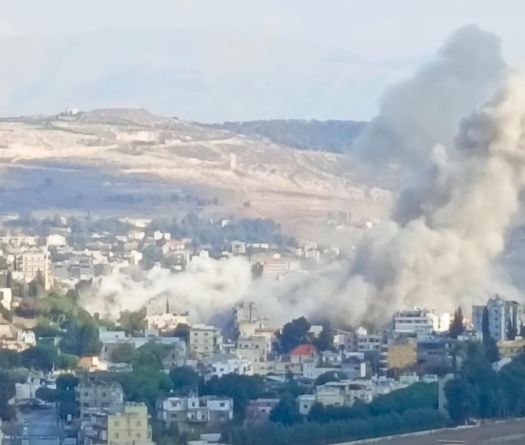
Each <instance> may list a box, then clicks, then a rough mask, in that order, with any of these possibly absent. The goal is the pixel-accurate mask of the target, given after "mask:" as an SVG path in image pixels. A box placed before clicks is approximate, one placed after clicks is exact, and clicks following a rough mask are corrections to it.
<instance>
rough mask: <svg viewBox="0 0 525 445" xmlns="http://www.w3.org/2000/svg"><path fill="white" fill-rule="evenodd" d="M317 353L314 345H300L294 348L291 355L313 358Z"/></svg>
mask: <svg viewBox="0 0 525 445" xmlns="http://www.w3.org/2000/svg"><path fill="white" fill-rule="evenodd" d="M316 352H317V349H316V348H315V346H314V345H299V346H297V347H296V348H294V349H293V350H292V351H291V352H290V355H300V356H308V357H310V356H312V355H315V353H316Z"/></svg>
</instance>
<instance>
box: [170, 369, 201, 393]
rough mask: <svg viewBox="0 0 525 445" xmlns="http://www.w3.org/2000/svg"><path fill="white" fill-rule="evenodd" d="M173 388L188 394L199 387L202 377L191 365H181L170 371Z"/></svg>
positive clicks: (177, 391)
mask: <svg viewBox="0 0 525 445" xmlns="http://www.w3.org/2000/svg"><path fill="white" fill-rule="evenodd" d="M170 378H171V381H172V382H173V390H174V391H175V392H176V393H177V394H180V395H183V396H188V395H190V394H192V393H196V392H197V391H198V389H199V382H200V377H199V374H197V372H195V370H194V369H193V368H192V367H190V366H181V367H178V368H174V369H172V370H171V371H170Z"/></svg>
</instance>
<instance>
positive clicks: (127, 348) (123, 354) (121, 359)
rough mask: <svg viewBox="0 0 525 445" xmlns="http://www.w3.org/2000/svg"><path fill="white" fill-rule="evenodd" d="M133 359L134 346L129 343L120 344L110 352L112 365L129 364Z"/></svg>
mask: <svg viewBox="0 0 525 445" xmlns="http://www.w3.org/2000/svg"><path fill="white" fill-rule="evenodd" d="M134 358H135V346H134V345H133V344H131V343H122V344H119V345H117V346H116V348H115V349H113V350H112V351H111V354H110V359H111V361H112V362H113V363H131V362H132V361H133V359H134Z"/></svg>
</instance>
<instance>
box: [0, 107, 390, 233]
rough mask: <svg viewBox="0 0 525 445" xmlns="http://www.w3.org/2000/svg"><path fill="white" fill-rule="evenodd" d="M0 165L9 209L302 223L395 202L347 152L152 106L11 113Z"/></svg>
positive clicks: (1, 125)
mask: <svg viewBox="0 0 525 445" xmlns="http://www.w3.org/2000/svg"><path fill="white" fill-rule="evenodd" d="M0 166H1V168H2V171H3V174H2V189H1V194H0V199H1V203H2V206H3V210H4V211H6V210H20V209H22V208H29V209H32V210H38V209H39V208H45V207H46V206H47V207H56V208H77V209H90V210H100V209H104V208H106V209H110V210H115V211H116V210H117V209H119V208H123V207H124V208H129V207H132V208H133V209H134V210H135V212H137V213H140V212H146V211H148V212H153V213H155V212H159V211H162V210H164V211H168V210H169V209H170V208H176V209H182V207H185V206H186V207H191V206H194V205H197V206H201V207H203V206H205V207H209V208H208V210H210V209H211V211H217V212H219V211H220V212H225V211H229V212H232V213H238V214H243V215H249V216H263V217H271V218H275V219H276V220H278V221H280V222H282V223H283V224H285V225H289V226H290V227H294V226H298V227H299V226H308V225H309V224H310V223H315V224H316V225H317V224H320V225H323V224H326V223H330V222H332V223H334V224H337V223H339V222H341V220H344V221H346V222H347V223H350V225H359V224H362V223H363V222H364V221H366V220H368V219H371V218H375V217H381V216H382V215H383V214H384V212H385V209H386V208H387V207H388V204H389V200H390V194H389V192H387V191H386V190H383V189H379V188H369V187H365V186H364V185H363V184H361V183H359V181H358V180H357V179H356V177H357V176H356V175H355V167H354V166H353V165H352V164H351V162H350V161H349V160H348V159H347V158H346V157H344V156H341V155H338V154H335V153H324V152H319V151H308V150H301V151H299V150H291V149H284V148H283V146H281V145H277V144H274V143H271V142H269V141H267V140H262V139H259V138H251V137H249V136H245V135H240V134H234V133H230V132H229V131H227V130H224V129H217V128H212V127H210V126H204V125H199V124H196V123H189V122H185V121H181V120H178V119H174V118H162V117H158V116H155V115H152V114H150V113H148V112H147V111H144V110H128V109H110V110H95V111H91V112H87V113H78V114H69V115H66V114H64V115H59V116H53V117H25V118H13V119H3V120H1V121H0ZM188 196H191V197H193V198H194V199H193V198H191V199H188ZM210 206H211V207H210Z"/></svg>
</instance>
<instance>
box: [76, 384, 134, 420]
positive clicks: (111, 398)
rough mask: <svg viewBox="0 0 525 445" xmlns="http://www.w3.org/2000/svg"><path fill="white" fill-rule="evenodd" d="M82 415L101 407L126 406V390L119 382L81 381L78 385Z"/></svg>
mask: <svg viewBox="0 0 525 445" xmlns="http://www.w3.org/2000/svg"><path fill="white" fill-rule="evenodd" d="M76 401H77V403H78V406H79V410H80V417H81V418H85V417H87V416H88V413H89V412H91V411H93V410H97V409H99V408H110V409H113V410H116V409H120V408H122V407H123V406H124V391H123V389H122V386H121V385H120V383H117V382H81V383H79V384H78V385H77V387H76Z"/></svg>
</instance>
